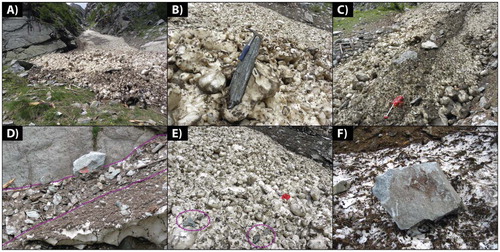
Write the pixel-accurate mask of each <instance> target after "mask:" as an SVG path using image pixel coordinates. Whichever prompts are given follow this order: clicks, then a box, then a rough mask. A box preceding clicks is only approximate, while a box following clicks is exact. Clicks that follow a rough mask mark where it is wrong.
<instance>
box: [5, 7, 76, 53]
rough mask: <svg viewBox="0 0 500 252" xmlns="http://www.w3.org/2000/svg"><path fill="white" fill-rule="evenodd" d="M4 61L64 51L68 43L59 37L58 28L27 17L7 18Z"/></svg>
mask: <svg viewBox="0 0 500 252" xmlns="http://www.w3.org/2000/svg"><path fill="white" fill-rule="evenodd" d="M2 29H3V34H2V35H3V38H2V42H3V47H2V55H3V60H4V62H7V61H10V60H12V59H29V58H32V57H35V56H38V55H42V54H46V53H51V52H56V51H63V50H66V49H67V48H68V45H67V44H66V43H64V42H63V41H62V40H61V39H60V38H58V34H57V30H56V29H55V28H54V27H53V26H51V25H47V24H42V23H40V22H38V21H31V22H29V21H28V18H27V17H20V18H5V19H3V23H2Z"/></svg>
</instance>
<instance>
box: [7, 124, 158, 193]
mask: <svg viewBox="0 0 500 252" xmlns="http://www.w3.org/2000/svg"><path fill="white" fill-rule="evenodd" d="M166 135H167V134H159V135H156V136H154V137H152V138H151V139H149V140H148V141H146V142H144V143H142V144H141V145H139V146H137V147H135V148H134V149H133V150H132V151H131V152H130V153H129V154H128V155H127V156H126V157H125V158H123V159H122V160H119V161H116V162H113V163H111V164H108V165H104V166H103V168H108V167H110V166H112V165H115V164H118V163H121V162H123V161H125V160H126V159H128V158H129V157H130V156H132V154H134V152H136V151H137V150H138V149H139V148H142V147H143V146H144V145H146V144H148V143H150V142H151V141H153V140H155V139H156V138H158V137H161V136H166ZM74 177H75V176H74V175H71V176H67V177H64V178H62V179H59V180H55V181H52V182H49V184H54V183H57V182H60V181H63V180H65V179H70V178H74ZM41 185H43V184H42V183H39V184H32V185H27V186H21V187H13V188H4V189H2V191H12V190H19V189H25V188H33V187H37V186H41Z"/></svg>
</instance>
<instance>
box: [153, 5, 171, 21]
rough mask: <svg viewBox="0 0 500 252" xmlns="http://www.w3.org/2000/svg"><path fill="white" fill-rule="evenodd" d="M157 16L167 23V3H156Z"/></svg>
mask: <svg viewBox="0 0 500 252" xmlns="http://www.w3.org/2000/svg"><path fill="white" fill-rule="evenodd" d="M155 11H156V15H158V17H160V18H161V19H163V20H165V21H167V11H168V9H167V3H156V8H155Z"/></svg>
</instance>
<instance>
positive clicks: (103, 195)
mask: <svg viewBox="0 0 500 252" xmlns="http://www.w3.org/2000/svg"><path fill="white" fill-rule="evenodd" d="M166 135H167V134H159V135H156V136H154V137H152V138H151V139H149V140H148V141H146V142H144V143H143V144H141V145H139V146H137V147H136V148H134V150H132V151H131V152H130V154H128V155H127V156H126V157H125V158H124V159H122V160H120V161H116V162H114V163H111V164H108V165H105V166H103V167H104V168H106V167H109V166H111V165H115V164H118V163H121V162H123V161H125V160H126V159H128V158H129V157H130V156H131V155H132V154H133V153H134V151H137V149H138V148H141V147H142V146H144V145H146V144H148V143H149V142H151V141H153V140H154V139H156V138H158V137H160V136H166ZM166 171H168V169H164V170H161V171H159V172H157V173H154V174H153V175H149V176H148V177H146V178H143V179H140V180H137V181H134V182H132V183H130V184H128V185H126V186H124V187H121V188H118V189H116V190H113V191H109V192H107V193H104V194H101V195H100V196H97V197H95V198H93V199H91V200H89V201H86V202H84V203H82V204H80V205H78V206H77V207H74V208H73V209H71V210H69V211H67V212H65V213H62V214H60V215H58V216H56V217H54V218H52V219H50V220H46V221H44V222H40V223H38V224H36V225H35V226H33V227H31V228H29V229H28V230H26V231H24V232H22V233H21V234H19V235H17V236H15V237H14V238H12V239H10V240H9V241H7V242H5V243H3V244H2V247H3V246H6V245H8V244H9V243H11V242H13V241H15V240H17V239H19V237H21V236H23V235H24V234H26V233H28V232H29V231H31V230H34V229H36V228H38V227H40V226H42V225H44V224H47V223H49V222H51V221H55V220H57V219H59V218H62V217H64V216H65V215H67V214H69V213H71V212H73V211H75V210H77V209H79V208H80V207H83V206H85V205H87V204H90V203H92V202H94V201H96V200H98V199H100V198H103V197H105V196H108V195H109V194H112V193H116V192H119V191H122V190H125V189H127V188H129V187H131V186H132V185H134V184H138V183H142V182H144V181H146V180H149V179H152V178H154V177H156V176H158V175H160V174H162V173H164V172H166ZM73 177H75V176H67V177H64V178H62V179H59V180H56V181H52V182H50V183H56V182H59V181H62V180H65V179H68V178H73ZM39 185H42V184H34V185H28V186H24V187H18V188H5V189H3V190H5V191H6V190H7V189H11V190H14V189H22V188H27V187H28V188H29V187H36V186H39Z"/></svg>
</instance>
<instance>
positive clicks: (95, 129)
mask: <svg viewBox="0 0 500 252" xmlns="http://www.w3.org/2000/svg"><path fill="white" fill-rule="evenodd" d="M100 131H102V128H101V127H99V126H94V127H92V147H93V149H94V151H95V150H96V149H97V136H98V135H99V132H100Z"/></svg>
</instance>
